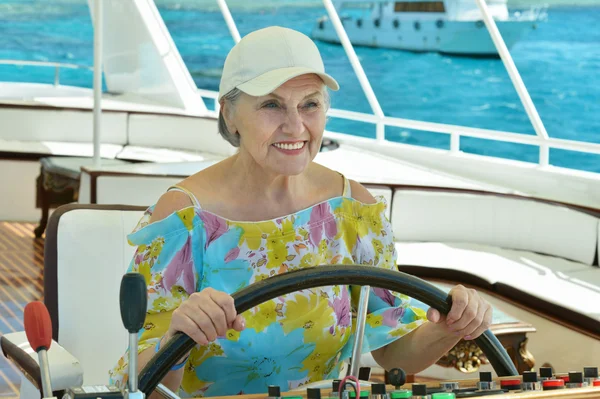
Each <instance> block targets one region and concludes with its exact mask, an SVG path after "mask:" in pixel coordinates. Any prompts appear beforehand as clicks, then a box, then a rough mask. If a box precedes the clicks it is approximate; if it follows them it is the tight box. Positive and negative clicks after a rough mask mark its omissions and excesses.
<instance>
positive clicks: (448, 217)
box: [392, 189, 599, 265]
mask: <svg viewBox="0 0 600 399" xmlns="http://www.w3.org/2000/svg"><path fill="white" fill-rule="evenodd" d="M598 224H599V220H598V218H596V217H594V216H591V215H588V214H586V213H583V212H579V211H576V210H573V209H570V208H567V207H564V206H558V205H551V204H547V203H542V202H539V201H533V200H529V199H527V198H522V199H521V198H513V197H502V196H496V195H483V194H467V193H457V192H444V191H421V190H402V189H399V190H396V191H395V192H394V201H393V206H392V225H393V228H394V234H395V238H396V240H397V241H429V242H470V243H478V244H484V245H491V246H495V247H501V248H510V249H521V250H525V251H531V252H538V253H543V254H548V255H552V256H559V257H563V258H567V259H571V260H575V261H577V262H581V263H586V264H588V265H591V264H592V262H593V261H594V258H595V256H596V247H597V243H598V235H599V230H598Z"/></svg>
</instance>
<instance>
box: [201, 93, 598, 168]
mask: <svg viewBox="0 0 600 399" xmlns="http://www.w3.org/2000/svg"><path fill="white" fill-rule="evenodd" d="M198 94H199V95H200V96H202V97H204V98H207V99H211V100H214V101H215V106H216V109H215V111H211V115H212V116H214V117H216V116H217V115H218V110H219V108H218V107H219V104H218V103H217V101H216V99H217V97H218V95H219V93H218V92H216V91H212V90H204V89H199V90H198ZM327 114H328V115H329V116H331V117H334V118H340V119H346V120H351V121H357V122H364V123H370V124H374V125H375V126H382V127H383V130H382V132H383V138H369V137H360V141H362V140H369V141H380V142H383V143H394V141H391V140H388V139H386V138H385V127H399V128H404V129H411V130H418V131H422V132H433V133H443V134H447V135H450V148H449V151H450V152H451V153H456V152H459V151H460V139H461V138H462V137H473V138H478V139H487V140H495V141H503V142H507V143H513V144H526V145H532V146H537V147H539V151H540V161H541V160H542V159H543V158H542V157H543V156H545V157H547V158H546V159H548V157H549V154H548V152H549V151H550V148H555V149H560V150H568V151H577V152H584V153H589V154H599V155H600V144H596V143H587V142H585V141H576V140H565V139H557V138H552V137H548V138H543V137H540V136H538V135H528V134H522V133H514V132H506V131H501V130H490V129H480V128H474V127H468V126H460V125H450V124H444V123H435V122H424V121H419V120H414V119H404V118H396V117H393V116H383V117H378V116H376V115H373V114H366V113H363V112H355V111H347V110H343V109H337V108H331V109H330V110H329V111H328V113H327ZM331 133H335V134H336V135H338V134H343V135H347V136H350V137H352V136H354V135H352V134H350V133H345V132H331ZM542 153H544V154H545V155H544V154H542Z"/></svg>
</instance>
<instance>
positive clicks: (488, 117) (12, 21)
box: [0, 0, 600, 172]
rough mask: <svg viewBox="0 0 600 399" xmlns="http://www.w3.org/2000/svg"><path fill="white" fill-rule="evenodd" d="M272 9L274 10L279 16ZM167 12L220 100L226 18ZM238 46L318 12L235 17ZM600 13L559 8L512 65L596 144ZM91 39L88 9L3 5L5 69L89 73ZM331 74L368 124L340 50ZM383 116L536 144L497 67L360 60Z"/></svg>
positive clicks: (341, 102)
mask: <svg viewBox="0 0 600 399" xmlns="http://www.w3.org/2000/svg"><path fill="white" fill-rule="evenodd" d="M275 3H276V2H273V4H275ZM157 4H158V5H159V10H160V12H161V14H162V16H163V18H164V20H165V23H166V24H167V27H168V28H169V30H170V32H171V34H172V36H173V39H174V41H175V43H176V45H177V47H178V49H179V51H180V52H181V54H182V57H183V59H184V61H185V63H186V65H187V66H188V68H189V69H190V71H191V72H192V76H193V77H194V80H195V82H196V84H197V85H198V87H201V88H206V89H213V90H216V89H217V88H218V83H219V71H220V68H221V67H222V64H223V61H224V59H225V56H226V54H227V52H228V50H229V49H230V47H231V46H232V45H233V40H232V39H231V37H230V35H229V32H228V30H227V27H226V25H225V23H224V22H223V18H222V16H221V15H220V13H218V12H216V11H207V10H206V9H202V8H199V7H197V6H195V4H194V3H192V2H189V1H187V2H184V3H183V4H182V3H179V2H174V1H172V0H169V1H168V2H160V1H158V2H157ZM232 14H233V17H234V19H235V21H236V23H237V24H238V27H239V30H240V33H241V34H242V35H244V34H246V33H248V32H250V31H252V30H255V29H258V28H262V27H265V26H269V25H275V24H278V25H283V26H287V27H290V28H294V29H297V30H300V31H303V32H305V33H307V34H309V33H310V31H311V29H312V26H313V23H314V21H315V19H316V18H317V17H319V16H321V15H322V14H324V9H323V8H322V7H307V6H303V7H296V6H287V7H255V8H252V9H248V8H244V9H236V8H234V9H232ZM599 24H600V7H556V8H550V9H549V11H548V21H547V22H544V23H541V24H540V25H539V26H538V29H537V30H533V31H531V32H530V33H529V34H528V35H527V36H526V37H525V38H523V39H522V40H521V41H520V42H518V43H517V44H516V45H515V46H514V47H513V48H512V49H511V54H512V56H513V58H514V61H515V64H516V66H517V68H518V69H519V71H520V73H521V76H522V78H523V81H524V82H525V84H526V86H527V87H528V89H529V92H530V94H531V97H532V99H533V102H534V104H535V105H536V107H537V109H538V111H539V113H540V116H541V119H542V121H543V122H544V124H545V126H546V129H547V131H548V134H549V135H550V136H551V137H556V138H565V139H572V140H581V141H588V142H595V143H600V117H599V116H598V115H600V29H598V26H599ZM92 39H93V31H92V27H91V25H90V17H89V10H88V8H87V3H86V2H85V1H78V0H63V1H33V0H20V1H15V0H0V58H13V59H26V60H43V61H60V62H71V63H77V64H85V65H92V63H93V58H92V56H93V51H92V43H93V40H92ZM318 46H319V49H320V50H321V52H322V55H323V58H324V60H325V64H326V68H327V69H328V71H329V72H330V73H331V74H332V75H333V76H334V77H336V79H337V80H338V81H339V82H340V84H341V86H342V91H341V92H338V93H333V96H332V102H333V106H334V107H336V108H342V109H349V110H353V111H361V112H371V110H370V107H369V104H368V102H367V100H366V98H365V96H364V95H363V93H362V90H361V88H360V85H359V83H358V80H357V79H356V78H355V76H354V74H353V72H352V68H351V66H350V63H349V62H348V60H347V57H346V56H345V53H344V51H343V49H342V48H341V46H337V45H333V44H326V43H320V42H319V43H318ZM356 51H357V54H358V56H359V58H360V59H361V62H362V63H363V67H364V69H365V71H366V73H367V76H368V77H369V79H370V81H371V84H372V85H373V89H374V91H375V93H376V95H377V96H378V98H379V100H380V102H381V106H382V108H383V110H384V113H385V114H386V115H390V116H396V117H401V118H409V119H418V120H424V121H432V122H440V123H448V124H458V125H464V126H472V127H481V128H486V129H494V130H504V131H511V132H515V133H522V134H527V135H533V134H535V133H534V130H533V128H532V126H531V124H530V123H529V120H528V118H527V115H526V113H525V111H524V109H523V107H522V106H521V103H520V101H519V98H518V96H517V94H516V91H515V90H514V88H513V86H512V84H511V82H510V79H509V77H508V74H507V73H506V71H505V69H504V67H503V64H502V62H501V61H500V60H499V59H476V58H465V57H452V56H446V55H440V54H436V53H424V54H417V53H410V52H403V51H396V50H387V49H371V48H356ZM53 78H54V71H53V70H52V69H44V68H32V67H24V68H16V67H9V66H0V80H11V81H36V82H45V83H50V82H52V81H53ZM61 82H62V83H63V84H76V85H81V86H85V87H91V86H92V75H91V72H85V71H62V72H61ZM328 128H329V129H330V130H334V131H351V132H352V133H354V134H357V135H361V136H370V137H373V136H374V135H375V130H374V127H373V125H369V124H363V123H354V122H345V121H341V120H338V119H335V118H332V119H331V121H330V122H329V125H328ZM386 137H387V138H388V139H391V140H394V141H399V142H405V143H410V144H416V145H423V146H432V147H437V148H449V136H447V135H444V134H437V133H427V132H418V131H411V130H408V129H399V128H387V129H386ZM461 150H463V151H465V152H470V153H476V154H486V155H494V156H499V157H504V158H510V159H518V160H523V161H528V162H537V160H538V151H537V148H535V147H531V146H526V145H517V144H507V143H502V142H496V141H489V140H479V139H469V138H463V139H461ZM550 156H551V163H552V164H554V165H558V166H566V167H571V168H576V169H582V170H589V171H596V172H600V156H595V155H586V154H581V153H572V152H568V151H559V150H552V151H551V155H550Z"/></svg>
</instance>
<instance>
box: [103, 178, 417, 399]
mask: <svg viewBox="0 0 600 399" xmlns="http://www.w3.org/2000/svg"><path fill="white" fill-rule="evenodd" d="M191 198H192V199H193V200H194V201H195V198H194V197H193V196H192V197H191ZM153 208H154V207H150V208H148V210H147V211H146V212H145V214H144V216H143V217H142V219H141V220H140V222H139V224H138V225H137V226H136V228H135V230H134V231H133V233H131V234H130V235H129V236H128V239H129V242H130V244H131V245H135V246H137V251H136V253H135V255H134V257H133V259H132V261H131V265H130V268H129V271H135V272H139V273H141V274H143V275H144V276H145V278H146V283H147V285H148V311H147V316H146V321H145V325H144V327H143V329H142V330H141V331H140V335H139V338H140V340H139V348H138V352H141V351H143V350H145V349H147V348H149V347H152V348H154V346H155V345H156V344H157V342H158V341H159V340H160V338H161V337H162V336H163V334H165V333H166V331H167V329H168V327H169V323H170V319H171V315H172V312H173V310H174V309H176V308H177V307H178V306H179V305H180V304H181V302H182V301H184V300H185V299H186V298H188V297H189V295H191V294H192V293H194V292H198V291H201V290H203V289H204V288H206V287H212V288H214V289H215V290H219V291H224V292H227V293H229V294H233V293H235V292H236V291H238V290H240V289H241V288H244V287H246V286H248V285H249V284H252V283H254V282H257V281H260V280H263V279H266V278H269V277H270V276H274V275H277V274H281V273H286V272H287V271H291V270H296V269H300V268H305V267H313V266H319V265H326V264H361V265H365V266H372V267H383V268H387V269H391V270H396V253H395V246H394V240H393V232H392V230H391V226H390V223H389V221H388V220H387V218H386V216H385V209H386V204H385V202H384V199H383V198H377V202H376V203H374V204H364V203H361V202H359V201H357V200H355V199H353V198H351V196H350V185H349V183H348V180H347V179H345V189H344V195H343V196H341V197H335V198H332V199H329V200H327V201H324V202H321V203H319V204H317V205H314V206H311V207H309V208H306V209H303V210H301V211H298V212H296V213H293V214H290V215H287V216H284V217H281V218H277V219H273V220H267V221H261V222H239V221H231V220H228V219H225V218H223V217H220V216H217V215H215V214H213V213H211V212H208V211H206V210H203V209H202V208H201V207H200V206H199V204H197V201H195V205H194V206H190V207H188V208H185V209H182V210H179V211H177V212H174V213H172V214H171V215H169V216H168V217H166V218H164V219H162V220H160V221H157V222H153V223H149V220H150V218H151V216H152V211H153ZM359 292H360V287H349V286H343V285H335V286H327V287H320V288H315V289H307V290H301V291H298V292H295V293H291V294H288V295H284V296H281V297H278V298H276V299H273V300H270V301H268V302H265V303H263V304H262V305H259V306H257V307H255V308H253V309H250V310H248V311H246V312H245V313H243V317H244V318H245V320H246V328H245V329H244V330H243V331H242V332H237V331H234V330H230V331H228V332H227V334H226V336H224V337H219V338H217V340H216V341H214V342H212V343H210V344H209V345H207V346H196V347H195V348H194V349H192V351H191V354H190V356H189V358H188V360H187V362H186V365H185V370H184V374H183V380H182V383H181V386H180V387H179V392H178V394H179V396H181V397H201V396H227V395H235V394H251V393H264V392H266V390H267V387H268V386H269V385H279V386H280V387H281V389H282V391H286V390H289V389H293V388H296V387H298V386H300V385H302V384H305V383H309V382H314V381H320V380H324V379H330V378H337V377H338V375H339V373H340V368H341V365H342V361H343V360H346V359H348V358H349V357H350V355H351V352H352V342H353V339H352V336H353V329H354V327H355V312H353V309H355V308H356V305H357V302H358V299H359ZM426 310H427V306H426V305H424V304H423V303H421V302H418V301H416V300H414V299H412V298H410V297H408V296H406V295H401V294H398V293H392V292H390V291H387V290H384V289H379V288H375V287H372V288H371V292H370V297H369V304H368V318H367V323H366V328H365V335H364V340H363V348H362V352H363V353H367V352H370V351H372V350H375V349H377V348H380V347H382V346H384V345H386V344H388V343H390V342H392V341H394V340H396V339H398V338H399V337H402V336H403V335H405V334H406V333H408V332H410V331H412V330H414V329H415V328H417V327H418V326H419V325H421V324H422V323H423V321H424V320H426ZM152 350H154V349H152ZM109 375H110V381H111V383H113V384H116V385H117V386H120V387H124V386H125V385H126V381H127V353H125V354H124V356H123V357H122V358H121V359H120V360H119V361H118V363H117V365H116V366H115V367H114V368H113V369H112V370H110V371H109Z"/></svg>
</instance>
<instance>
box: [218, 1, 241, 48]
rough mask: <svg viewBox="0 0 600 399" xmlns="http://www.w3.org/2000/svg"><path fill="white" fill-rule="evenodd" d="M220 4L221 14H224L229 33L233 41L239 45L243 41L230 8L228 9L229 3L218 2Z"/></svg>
mask: <svg viewBox="0 0 600 399" xmlns="http://www.w3.org/2000/svg"><path fill="white" fill-rule="evenodd" d="M217 3H219V8H220V9H221V14H223V18H225V23H226V24H227V27H228V28H229V32H230V33H231V37H233V40H234V41H235V42H236V43H238V42H239V41H240V40H241V37H240V32H238V29H237V26H236V25H235V21H234V20H233V17H232V16H231V12H229V7H227V3H226V1H225V0H217Z"/></svg>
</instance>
